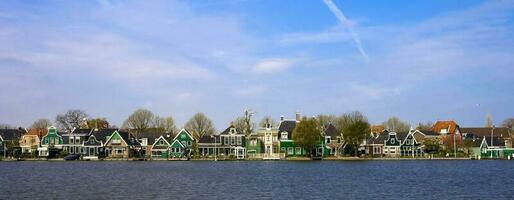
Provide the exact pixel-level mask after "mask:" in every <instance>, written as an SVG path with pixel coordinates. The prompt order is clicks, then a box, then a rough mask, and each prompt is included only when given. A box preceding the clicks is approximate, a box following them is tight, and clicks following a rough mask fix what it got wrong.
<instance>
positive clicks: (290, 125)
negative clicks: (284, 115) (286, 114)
mask: <svg viewBox="0 0 514 200" xmlns="http://www.w3.org/2000/svg"><path fill="white" fill-rule="evenodd" d="M295 127H296V121H295V120H284V121H281V122H280V124H279V125H278V133H279V134H280V133H282V132H284V131H285V132H287V135H288V138H292V134H293V130H294V128H295Z"/></svg>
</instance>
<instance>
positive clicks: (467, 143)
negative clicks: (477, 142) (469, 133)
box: [462, 138, 473, 155]
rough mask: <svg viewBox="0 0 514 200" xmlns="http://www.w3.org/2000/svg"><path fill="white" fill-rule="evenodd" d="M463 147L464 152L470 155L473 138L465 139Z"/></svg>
mask: <svg viewBox="0 0 514 200" xmlns="http://www.w3.org/2000/svg"><path fill="white" fill-rule="evenodd" d="M462 147H463V148H464V153H465V154H466V155H470V153H471V148H473V140H472V139H470V138H466V139H464V142H463V143H462Z"/></svg>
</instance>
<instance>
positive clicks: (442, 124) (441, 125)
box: [432, 120, 459, 134]
mask: <svg viewBox="0 0 514 200" xmlns="http://www.w3.org/2000/svg"><path fill="white" fill-rule="evenodd" d="M458 128H459V125H457V122H455V121H453V120H448V121H437V122H436V123H435V124H434V125H433V126H432V131H434V132H437V133H440V132H441V129H448V133H447V134H454V133H455V131H456V130H457V129H458Z"/></svg>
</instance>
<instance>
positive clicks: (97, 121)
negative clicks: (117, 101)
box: [82, 117, 111, 129]
mask: <svg viewBox="0 0 514 200" xmlns="http://www.w3.org/2000/svg"><path fill="white" fill-rule="evenodd" d="M109 127H111V126H110V124H109V121H107V119H106V118H105V117H98V118H89V119H87V120H86V123H84V124H83V125H82V128H96V129H104V128H109Z"/></svg>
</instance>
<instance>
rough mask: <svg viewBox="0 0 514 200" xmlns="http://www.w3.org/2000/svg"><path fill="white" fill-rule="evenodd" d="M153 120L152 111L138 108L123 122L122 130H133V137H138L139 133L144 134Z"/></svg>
mask: <svg viewBox="0 0 514 200" xmlns="http://www.w3.org/2000/svg"><path fill="white" fill-rule="evenodd" d="M153 120H154V114H153V113H152V111H149V110H146V109H141V108H140V109H137V110H136V111H134V113H132V114H131V115H130V116H129V117H128V118H127V120H125V122H124V123H123V128H128V129H132V130H135V136H136V137H139V134H140V133H142V132H144V131H145V130H146V129H147V128H150V126H151V123H152V122H153Z"/></svg>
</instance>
